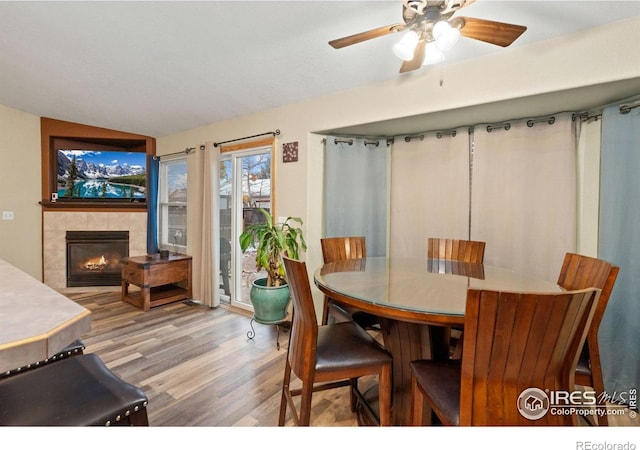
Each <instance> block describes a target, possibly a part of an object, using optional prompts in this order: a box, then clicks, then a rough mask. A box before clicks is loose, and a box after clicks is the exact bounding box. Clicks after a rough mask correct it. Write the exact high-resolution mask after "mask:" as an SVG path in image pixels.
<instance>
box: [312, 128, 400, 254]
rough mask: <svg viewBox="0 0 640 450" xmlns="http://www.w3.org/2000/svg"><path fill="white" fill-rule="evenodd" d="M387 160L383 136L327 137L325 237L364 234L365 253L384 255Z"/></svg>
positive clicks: (386, 149) (385, 241) (385, 243)
mask: <svg viewBox="0 0 640 450" xmlns="http://www.w3.org/2000/svg"><path fill="white" fill-rule="evenodd" d="M388 161H389V148H388V146H387V143H386V141H385V140H384V139H362V138H348V139H345V138H338V137H334V136H328V137H327V138H326V140H325V170H324V177H325V179H324V207H325V212H324V237H337V236H364V237H365V238H366V242H367V256H384V255H386V249H387V220H388V219H387V210H388V181H387V180H388V166H389V163H388Z"/></svg>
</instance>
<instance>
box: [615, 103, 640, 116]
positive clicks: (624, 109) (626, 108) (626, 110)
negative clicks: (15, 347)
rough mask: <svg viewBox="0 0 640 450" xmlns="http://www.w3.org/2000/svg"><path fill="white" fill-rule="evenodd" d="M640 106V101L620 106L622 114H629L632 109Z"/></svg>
mask: <svg viewBox="0 0 640 450" xmlns="http://www.w3.org/2000/svg"><path fill="white" fill-rule="evenodd" d="M638 106H640V100H636V101H635V102H630V103H625V104H624V105H620V109H619V111H620V114H629V113H630V112H631V110H632V109H634V108H637V107H638Z"/></svg>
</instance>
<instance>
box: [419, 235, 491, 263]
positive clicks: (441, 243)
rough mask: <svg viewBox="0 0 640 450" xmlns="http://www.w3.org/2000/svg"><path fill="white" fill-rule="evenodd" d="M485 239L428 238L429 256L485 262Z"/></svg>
mask: <svg viewBox="0 0 640 450" xmlns="http://www.w3.org/2000/svg"><path fill="white" fill-rule="evenodd" d="M484 248H485V242H483V241H466V240H461V239H444V238H428V239H427V257H428V258H431V259H448V260H452V261H462V262H468V263H475V264H482V263H483V262H484Z"/></svg>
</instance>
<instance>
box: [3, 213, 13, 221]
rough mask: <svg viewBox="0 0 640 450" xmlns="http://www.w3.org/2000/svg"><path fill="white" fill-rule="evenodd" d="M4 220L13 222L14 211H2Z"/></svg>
mask: <svg viewBox="0 0 640 450" xmlns="http://www.w3.org/2000/svg"><path fill="white" fill-rule="evenodd" d="M2 220H13V211H2Z"/></svg>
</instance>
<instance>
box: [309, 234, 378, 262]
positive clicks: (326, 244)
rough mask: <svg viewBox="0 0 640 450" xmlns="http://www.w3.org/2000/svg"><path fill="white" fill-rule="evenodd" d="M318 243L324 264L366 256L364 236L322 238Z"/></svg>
mask: <svg viewBox="0 0 640 450" xmlns="http://www.w3.org/2000/svg"><path fill="white" fill-rule="evenodd" d="M320 245H321V246H322V257H323V258H324V263H325V264H328V263H331V262H335V261H342V260H345V259H357V258H366V257H367V243H366V239H365V237H364V236H345V237H332V238H322V239H320Z"/></svg>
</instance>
